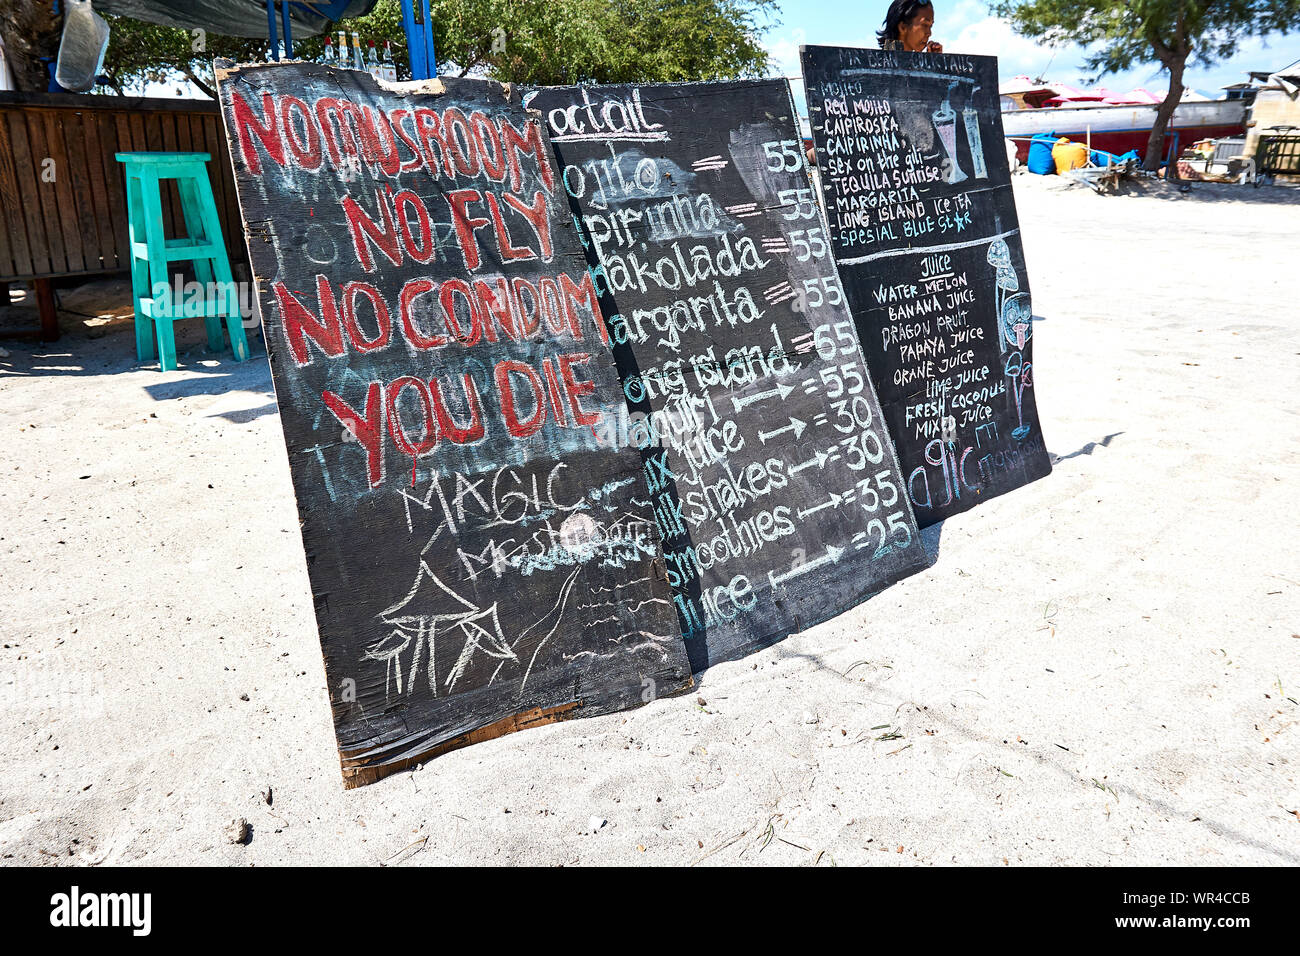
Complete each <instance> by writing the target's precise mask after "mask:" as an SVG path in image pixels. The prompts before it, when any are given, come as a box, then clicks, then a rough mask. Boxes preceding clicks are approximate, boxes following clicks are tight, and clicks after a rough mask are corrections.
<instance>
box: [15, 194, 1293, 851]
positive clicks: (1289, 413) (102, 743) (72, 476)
mask: <svg viewBox="0 0 1300 956" xmlns="http://www.w3.org/2000/svg"><path fill="white" fill-rule="evenodd" d="M1017 198H1018V202H1019V207H1020V214H1021V217H1022V223H1023V226H1024V232H1025V239H1026V248H1027V254H1028V257H1029V270H1030V281H1031V283H1032V286H1033V289H1034V304H1035V312H1036V313H1037V314H1038V315H1040V316H1043V317H1045V319H1044V321H1041V322H1040V323H1039V324H1037V326H1036V327H1035V343H1036V344H1035V358H1036V362H1037V365H1038V368H1037V370H1036V381H1037V387H1038V401H1039V407H1040V410H1041V413H1042V420H1043V423H1044V430H1045V433H1046V438H1047V444H1048V448H1049V449H1050V450H1051V451H1052V452H1054V453H1055V455H1056V456H1059V460H1058V461H1057V463H1056V468H1055V471H1054V472H1053V474H1052V475H1051V477H1050V478H1048V479H1046V480H1044V481H1040V482H1038V483H1036V484H1034V485H1031V486H1029V487H1027V488H1024V489H1021V490H1019V491H1016V492H1014V493H1012V494H1010V495H1007V496H1005V497H1002V498H998V499H996V500H994V501H992V502H990V503H988V504H986V505H984V506H983V507H980V508H979V509H977V510H975V511H973V512H970V513H967V514H964V515H961V516H959V517H957V518H953V519H952V520H950V521H948V522H947V523H946V524H945V525H944V526H942V528H939V529H932V530H931V531H930V532H928V533H927V535H926V537H927V540H928V542H929V543H930V544H931V546H932V549H933V548H934V547H937V548H938V551H939V555H938V562H937V563H936V564H935V566H934V567H933V568H932V569H930V570H929V571H927V572H925V573H923V574H920V575H917V576H916V577H913V578H911V579H909V580H907V581H905V582H903V583H902V584H900V585H898V586H896V587H894V588H892V589H890V590H889V591H887V592H886V593H884V594H882V595H880V596H879V597H877V598H875V599H874V600H872V601H869V602H867V603H866V604H865V605H863V606H860V607H858V608H857V609H855V610H853V611H851V612H849V613H847V614H845V615H843V616H842V617H840V618H838V619H836V620H834V621H831V622H829V623H827V624H825V625H822V626H820V627H817V628H814V629H813V630H811V631H808V632H806V633H804V634H801V635H797V636H795V637H792V638H790V639H788V640H786V641H784V642H783V643H781V644H778V645H776V646H775V647H773V648H771V649H769V650H767V651H765V652H762V653H759V654H756V655H754V656H752V657H750V658H748V659H746V660H743V661H739V662H736V663H732V664H727V665H723V666H720V667H716V668H713V669H712V670H710V671H709V672H708V673H706V674H705V675H703V678H702V680H701V682H700V684H699V688H698V698H699V699H701V700H703V701H705V702H706V703H705V704H703V705H700V704H699V703H698V702H697V695H696V694H691V695H690V696H688V697H682V698H676V699H672V700H662V701H659V702H657V703H655V704H652V705H651V706H648V707H646V708H644V709H641V710H638V711H634V712H630V713H627V714H621V715H615V716H612V717H606V718H600V719H596V720H583V721H574V722H570V723H566V724H558V725H554V726H550V727H546V728H543V729H540V730H533V731H528V732H525V733H520V734H515V735H512V736H508V737H504V738H501V739H499V740H495V741H492V742H489V743H486V744H480V745H478V746H475V747H472V748H469V749H466V750H461V751H458V752H456V753H452V754H449V755H446V756H444V757H441V758H439V759H437V760H436V761H434V762H432V763H431V764H429V765H427V766H426V767H424V768H422V769H420V770H417V771H415V772H408V773H402V774H398V775H396V776H394V777H391V778H389V779H387V780H384V781H382V782H380V783H378V784H375V785H373V786H370V787H367V788H363V789H360V790H354V791H344V790H343V789H342V786H341V782H340V777H339V773H338V764H337V758H336V752H335V747H334V735H333V731H332V727H331V724H330V714H329V707H328V704H327V699H326V693H325V688H324V680H325V675H324V669H323V667H322V664H321V658H320V649H319V644H318V643H317V639H316V634H315V628H314V622H313V618H312V613H311V604H310V595H309V590H308V583H307V574H306V570H305V566H304V561H303V554H302V546H301V542H300V539H299V536H298V532H297V528H296V512H295V508H294V503H293V498H292V492H291V488H290V483H289V474H288V468H287V464H286V460H285V452H284V445H283V441H282V438H281V435H280V430H279V424H278V420H277V417H276V414H275V409H274V406H273V405H272V404H271V403H272V398H271V391H270V377H269V373H268V370H267V367H266V363H265V359H264V358H263V357H262V356H261V355H260V354H259V355H257V356H255V359H254V361H251V362H248V363H245V364H243V365H237V364H235V363H233V362H232V361H230V359H229V356H228V355H227V356H211V355H206V354H205V353H204V352H203V350H202V347H201V344H199V343H200V342H201V333H200V331H199V328H198V326H199V325H200V324H199V323H194V325H195V326H196V328H194V329H193V330H190V331H187V332H186V336H187V337H186V338H183V341H189V342H192V343H194V345H193V347H192V349H191V351H190V352H189V354H188V355H187V356H183V357H182V359H181V361H182V362H183V363H185V364H186V366H187V367H185V368H183V369H182V370H180V371H178V372H173V373H168V374H160V373H159V372H157V371H154V370H152V369H148V368H140V369H137V368H135V367H134V354H133V352H134V348H133V346H134V342H133V338H132V335H131V333H130V326H129V323H127V322H123V321H120V320H119V321H116V322H111V323H108V324H106V325H103V326H101V327H100V328H99V329H98V330H97V334H98V333H100V332H106V333H107V334H105V335H103V336H102V337H100V338H93V339H92V338H89V337H87V335H86V334H85V331H84V330H82V331H80V332H77V331H74V332H73V333H71V334H68V335H66V336H65V338H64V339H63V341H62V342H60V343H58V344H57V345H56V346H53V347H37V346H34V345H33V344H32V343H31V342H21V341H15V340H13V339H5V340H4V341H3V343H0V344H3V346H4V347H5V348H7V349H8V350H9V351H10V352H11V353H12V354H11V356H10V357H8V358H0V435H2V436H3V448H4V452H3V454H2V455H0V475H3V477H2V478H0V516H2V517H3V526H2V528H0V581H3V590H0V598H2V601H3V603H2V605H0V611H2V612H3V613H0V634H2V635H3V644H4V649H3V651H2V652H0V653H2V654H3V656H2V657H0V708H2V709H0V753H3V754H4V756H5V766H4V773H3V775H2V776H0V855H2V856H3V862H5V863H10V862H12V863H36V864H40V863H60V862H63V863H73V862H100V861H102V862H106V863H134V862H141V863H163V864H167V863H210V864H258V865H266V864H276V863H380V862H385V861H387V862H389V863H398V862H402V863H405V864H407V865H414V864H420V863H438V862H454V863H542V864H550V863H602V862H613V863H673V864H683V863H690V862H694V861H697V860H700V859H702V858H704V859H705V862H706V863H708V864H714V863H734V862H744V863H779V864H814V863H818V862H820V863H821V864H822V865H826V864H829V863H830V862H832V861H834V862H836V863H839V864H848V863H868V864H878V865H879V864H886V863H888V864H918V863H920V864H947V863H954V862H955V863H962V864H972V863H973V864H995V865H1001V864H1003V863H1004V862H1006V863H1010V864H1020V863H1032V864H1057V863H1073V864H1112V863H1125V864H1175V863H1176V864H1238V863H1261V864H1296V863H1300V816H1298V815H1297V814H1296V813H1294V811H1300V788H1298V787H1297V777H1296V772H1297V766H1298V764H1300V750H1298V749H1297V746H1296V741H1297V736H1298V730H1297V726H1296V719H1297V712H1298V711H1300V706H1298V705H1297V704H1296V700H1297V699H1300V545H1298V544H1297V521H1296V518H1295V495H1296V491H1297V477H1298V474H1297V473H1298V472H1300V442H1298V436H1300V418H1298V417H1297V412H1296V402H1297V395H1296V386H1297V385H1300V374H1298V373H1300V358H1298V357H1297V356H1300V334H1298V332H1297V329H1298V328H1300V318H1298V317H1297V305H1296V303H1297V301H1298V300H1300V278H1297V277H1298V276H1300V235H1298V234H1300V205H1298V204H1297V203H1296V200H1300V191H1297V190H1289V189H1284V188H1281V187H1275V188H1271V189H1270V188H1266V189H1263V190H1259V191H1253V190H1247V189H1241V188H1237V187H1222V188H1211V187H1197V189H1196V190H1195V192H1193V193H1192V194H1191V195H1190V196H1182V195H1180V194H1178V193H1176V192H1169V191H1162V192H1161V193H1160V195H1158V196H1126V197H1112V198H1101V197H1097V196H1094V195H1092V194H1091V193H1088V192H1085V191H1083V190H1080V189H1069V190H1065V189H1062V188H1061V186H1060V184H1059V183H1057V182H1055V181H1054V180H1053V179H1049V178H1043V179H1038V178H1036V177H1033V178H1031V177H1018V178H1017ZM1242 198H1244V199H1245V200H1246V201H1241V200H1242ZM72 301H74V298H73V297H65V303H69V302H72ZM72 307H73V308H77V307H78V306H76V305H73V306H72ZM0 311H3V310H0ZM9 311H10V316H9V317H8V319H7V320H6V322H7V327H8V328H13V327H14V324H15V323H18V322H19V321H20V320H21V322H28V321H31V322H33V323H34V317H32V314H31V313H30V312H27V311H25V310H22V309H19V308H13V309H10V310H9ZM64 323H65V327H69V326H74V327H75V326H76V325H77V322H76V319H75V317H70V316H65V318H64ZM154 415H156V416H157V417H153V416H154ZM209 486H211V487H209ZM241 694H247V695H248V698H249V699H248V701H244V700H241V699H240V695H241ZM882 727H885V728H888V729H880V728H882ZM890 731H892V733H891V732H890ZM885 736H889V737H891V738H892V739H888V740H885V739H879V738H882V737H885ZM268 787H269V788H271V789H272V791H273V796H274V802H273V805H271V806H267V804H266V803H265V802H264V800H263V798H262V796H261V793H262V792H263V791H265V790H266V789H267V788H268ZM232 817H246V818H247V819H248V820H249V822H250V823H251V824H252V826H253V837H252V841H251V843H250V844H249V845H247V846H240V845H232V844H230V843H228V842H227V841H226V839H225V837H224V835H223V832H222V829H223V826H224V825H225V824H226V823H227V822H228V821H229V820H230V819H231V818H232ZM592 817H596V818H598V819H603V820H606V821H607V823H606V824H605V825H604V826H603V827H602V828H601V829H600V830H599V832H596V833H590V832H584V831H588V830H589V821H590V820H591V818H592Z"/></svg>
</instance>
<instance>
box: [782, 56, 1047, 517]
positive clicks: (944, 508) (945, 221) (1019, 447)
mask: <svg viewBox="0 0 1300 956" xmlns="http://www.w3.org/2000/svg"><path fill="white" fill-rule="evenodd" d="M801 53H802V56H803V70H804V78H805V81H806V83H807V92H808V114H809V119H810V120H811V123H812V132H813V142H814V145H815V147H816V151H817V163H818V168H819V169H820V172H821V182H822V195H823V198H824V201H825V213H826V217H827V220H828V225H829V227H830V242H831V248H832V249H833V250H834V254H835V260H836V262H837V263H838V265H839V270H840V276H841V278H842V279H843V281H844V286H845V294H846V296H847V297H848V301H849V307H850V308H851V309H852V311H853V318H854V321H855V322H856V323H857V328H858V332H859V334H860V336H861V338H862V344H863V346H864V348H865V350H866V355H867V364H868V366H869V367H870V369H871V374H872V378H873V379H874V380H875V383H876V387H877V389H879V392H880V401H881V404H882V405H883V406H884V409H885V419H886V421H887V422H888V423H889V431H890V434H891V436H892V437H893V439H894V442H895V444H896V446H897V449H898V457H899V458H900V460H901V461H902V464H903V471H904V473H905V474H906V479H907V491H908V496H909V498H910V499H911V502H912V505H913V507H914V508H915V509H916V517H917V520H918V521H919V522H920V523H921V525H922V526H926V525H930V524H934V523H936V522H938V521H941V520H943V519H944V518H946V517H948V516H949V515H953V514H956V513H958V512H960V511H965V510H966V509H968V508H971V507H973V506H975V505H976V504H978V503H979V502H981V501H983V500H985V499H987V498H990V497H992V496H994V495H999V494H1002V493H1003V492H1007V491H1010V490H1011V489H1013V488H1017V487H1019V486H1021V485H1024V484H1027V483H1028V482H1031V481H1034V480H1035V479H1037V478H1041V477H1043V476H1044V475H1046V474H1047V473H1048V472H1050V471H1051V463H1050V462H1049V460H1048V455H1047V450H1046V448H1045V446H1044V445H1043V433H1042V428H1041V427H1040V425H1039V422H1038V412H1037V408H1036V405H1035V402H1034V384H1035V383H1034V375H1033V359H1032V355H1031V341H1032V335H1033V319H1032V315H1033V312H1032V310H1031V308H1030V301H1029V280H1028V275H1027V274H1026V271H1025V260H1024V254H1023V252H1022V249H1021V244H1020V229H1019V223H1018V221H1017V219H1016V206H1015V199H1014V197H1013V196H1012V191H1011V174H1010V170H1009V168H1008V164H1007V156H1006V149H1005V148H1004V145H1003V144H1004V142H1005V140H1004V139H1003V133H1002V114H1001V112H1000V106H999V99H998V71H997V60H996V59H995V58H993V57H980V56H958V55H947V54H921V53H903V52H886V51H881V50H865V49H846V48H839V47H817V46H808V47H803V48H801Z"/></svg>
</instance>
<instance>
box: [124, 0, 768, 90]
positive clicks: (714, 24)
mask: <svg viewBox="0 0 1300 956" xmlns="http://www.w3.org/2000/svg"><path fill="white" fill-rule="evenodd" d="M431 6H432V17H431V20H432V24H433V35H434V50H435V52H436V54H437V57H438V70H439V72H441V73H453V74H459V75H461V76H464V75H476V76H478V75H481V76H489V77H492V78H493V79H497V80H501V81H503V82H514V83H523V84H532V85H547V84H568V83H580V82H592V83H637V82H668V81H674V80H709V79H734V78H737V77H743V76H761V75H763V74H764V73H766V71H767V68H768V55H767V51H766V50H764V49H763V47H762V46H761V44H760V43H759V32H760V31H761V30H762V29H763V28H764V27H766V26H768V25H771V24H773V23H775V22H776V12H777V5H776V0H433V3H432V4H431ZM107 19H109V21H110V25H111V28H112V34H111V36H110V39H109V47H108V56H107V58H106V60H105V72H106V73H107V74H108V75H109V76H110V77H111V78H112V80H113V82H114V84H115V86H116V87H117V90H118V92H125V91H127V90H133V91H138V90H139V89H140V88H142V87H143V85H144V83H145V82H148V81H166V80H170V79H174V78H175V74H177V73H180V74H182V75H184V76H187V77H189V78H190V79H192V80H193V81H194V82H195V83H197V84H199V85H200V86H201V87H203V88H204V89H206V90H208V91H209V92H210V91H211V87H212V82H213V80H212V58H213V57H214V56H224V57H227V58H229V59H232V60H234V61H236V62H248V61H250V60H258V59H263V58H264V57H265V55H266V47H267V43H266V41H265V40H250V39H245V38H241V37H224V36H218V35H216V34H212V33H209V34H207V35H206V36H205V37H204V38H203V42H202V44H201V49H198V50H196V49H195V48H194V47H195V42H194V41H195V36H194V34H192V33H190V32H188V31H185V30H177V29H173V28H171V27H163V26H157V25H154V24H150V23H143V22H141V21H139V20H132V19H130V18H127V17H109V18H107ZM339 28H342V29H346V30H347V31H348V32H349V33H351V32H352V31H353V30H355V31H357V32H358V33H360V34H361V36H362V38H363V40H364V39H369V38H374V39H376V40H377V41H382V40H384V39H387V40H391V41H392V45H393V58H394V59H395V60H396V61H397V64H398V72H399V77H400V78H401V79H410V75H409V70H408V69H407V58H406V38H405V35H404V34H403V32H402V14H401V5H400V3H399V2H398V0H379V2H378V3H376V4H375V7H374V9H373V10H371V12H370V13H368V14H367V15H366V16H364V17H358V18H355V19H352V20H346V21H343V22H342V23H340V24H338V25H337V26H336V27H335V29H339ZM323 46H324V40H323V38H322V37H307V38H301V39H298V40H296V41H295V43H294V55H295V56H297V57H299V58H302V59H315V58H317V57H319V56H320V55H321V50H322V49H323Z"/></svg>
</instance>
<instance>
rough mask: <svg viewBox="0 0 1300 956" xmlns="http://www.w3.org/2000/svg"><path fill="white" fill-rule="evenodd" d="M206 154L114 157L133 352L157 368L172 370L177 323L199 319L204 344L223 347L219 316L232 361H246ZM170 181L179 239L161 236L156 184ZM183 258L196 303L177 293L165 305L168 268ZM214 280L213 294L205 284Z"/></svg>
mask: <svg viewBox="0 0 1300 956" xmlns="http://www.w3.org/2000/svg"><path fill="white" fill-rule="evenodd" d="M211 158H212V157H211V155H210V154H208V153H118V154H117V161H118V162H119V163H122V164H124V166H125V167H126V201H127V213H128V218H129V220H130V236H131V291H132V293H133V295H134V297H135V354H136V356H137V357H138V358H139V359H140V360H141V361H145V360H147V359H151V358H153V357H154V342H155V340H156V341H157V344H158V364H159V366H160V367H161V369H162V371H164V372H166V371H168V370H169V369H174V368H175V367H176V338H175V335H174V334H173V331H172V323H173V322H175V321H177V320H178V319H193V318H202V319H203V321H204V323H205V324H206V325H207V329H208V347H209V348H211V349H214V350H216V351H220V350H222V349H224V348H225V345H226V340H225V337H224V336H223V335H222V332H221V320H222V318H223V317H224V318H225V322H226V329H227V330H228V331H229V332H230V348H231V351H233V352H234V353H235V361H237V362H242V361H243V360H244V359H246V358H248V341H247V340H246V339H245V338H244V323H243V318H242V316H241V315H240V314H239V297H238V295H237V294H236V290H235V281H234V277H233V276H232V275H231V274H230V260H229V259H228V258H227V257H226V244H225V242H224V241H223V239H222V236H221V221H220V219H219V218H218V217H217V203H216V200H214V199H213V198H212V184H211V183H210V182H209V181H208V170H207V166H206V165H205V164H206V163H207V162H208V160H210V159H211ZM164 179H174V180H176V187H177V191H178V192H179V193H180V197H181V209H182V211H183V212H184V215H185V232H186V233H187V235H186V236H185V237H184V238H183V239H168V238H166V236H165V235H164V234H163V212H162V194H161V192H160V181H161V180H164ZM178 260H180V261H184V260H190V261H192V262H193V263H194V276H195V278H196V279H197V280H198V281H199V283H200V284H201V285H202V286H203V289H204V294H203V296H202V297H201V298H196V297H191V296H184V297H183V298H184V301H182V302H175V301H173V299H174V296H173V294H172V284H171V263H173V262H176V261H178ZM213 280H215V281H216V287H215V288H216V292H215V295H213V294H211V293H212V289H213V286H212V282H213Z"/></svg>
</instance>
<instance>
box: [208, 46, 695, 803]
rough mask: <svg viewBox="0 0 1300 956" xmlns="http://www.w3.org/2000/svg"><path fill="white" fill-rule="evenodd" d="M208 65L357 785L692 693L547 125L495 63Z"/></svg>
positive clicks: (346, 752)
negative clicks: (407, 71) (402, 69)
mask: <svg viewBox="0 0 1300 956" xmlns="http://www.w3.org/2000/svg"><path fill="white" fill-rule="evenodd" d="M219 82H220V96H221V106H222V110H223V114H224V117H225V122H226V127H227V132H228V134H229V135H228V139H229V142H230V148H231V154H232V159H233V163H234V169H235V174H236V180H237V182H238V188H239V197H240V205H241V209H242V213H243V217H244V221H245V223H246V226H247V239H248V247H249V254H250V258H251V260H252V264H253V268H254V270H255V272H256V274H257V277H258V283H259V294H260V302H261V306H262V315H263V320H264V322H265V326H266V341H267V351H268V353H269V355H270V361H271V369H272V373H273V377H274V380H275V390H276V399H277V402H278V404H279V407H280V419H281V423H282V425H283V428H284V436H285V444H286V446H287V448H288V452H289V461H290V469H291V472H292V475H293V483H294V491H295V494H296V496H297V501H298V509H299V513H300V516H301V523H302V537H303V546H304V548H305V549H306V552H307V565H308V572H309V575H310V578H311V584H312V591H313V595H314V597H315V604H316V619H317V623H318V625H319V629H320V637H321V646H322V649H323V651H324V656H325V667H326V674H327V676H328V678H329V691H330V699H331V703H332V705H333V712H334V721H335V730H336V733H337V737H338V746H339V751H340V756H341V760H342V764H343V772H344V777H345V781H346V782H347V783H348V785H356V784H359V783H366V782H369V781H371V780H374V779H377V778H378V777H379V776H382V775H383V774H385V773H387V772H391V771H392V770H395V769H398V768H400V767H403V766H407V765H410V764H412V763H414V762H416V761H419V760H422V759H424V758H426V757H428V756H430V755H433V754H437V753H440V752H442V751H443V750H446V749H449V748H451V747H453V746H459V745H463V744H465V743H469V742H473V741H474V740H478V739H484V738H486V737H490V736H496V735H498V734H501V733H505V732H507V731H510V730H514V729H517V728H519V727H521V726H526V725H529V724H532V723H536V722H541V721H545V720H551V719H557V718H559V717H569V716H576V715H578V714H599V713H605V712H608V711H611V710H616V709H619V708H625V707H630V706H637V705H639V704H641V703H642V702H644V701H648V700H650V699H652V698H653V697H654V696H656V695H666V694H670V693H674V692H677V691H680V690H682V689H684V688H686V687H688V686H690V683H691V678H690V670H689V666H688V663H687V659H686V656H685V651H684V647H683V644H682V639H681V632H680V630H679V629H678V625H677V617H676V613H675V611H674V609H673V603H672V598H673V595H672V592H671V591H670V589H669V587H668V584H667V580H666V574H665V569H664V566H663V562H662V559H661V558H660V557H658V555H659V552H660V548H659V538H658V533H657V531H656V530H655V524H654V517H653V515H652V513H651V511H650V507H649V504H648V502H647V501H646V490H645V481H644V479H643V478H642V474H641V460H640V458H639V456H638V455H637V454H636V453H635V452H633V451H630V450H626V449H624V450H618V449H615V448H613V447H611V446H610V445H609V444H608V443H607V444H605V445H602V444H601V443H600V440H599V435H600V429H601V428H603V427H605V426H606V425H608V423H610V422H612V421H615V420H618V419H619V418H620V416H621V414H622V409H623V408H624V402H623V399H622V392H621V388H620V384H619V380H618V377H617V374H616V371H615V368H614V364H613V359H612V355H611V353H610V349H609V345H608V344H607V331H606V328H605V325H604V322H603V320H602V317H601V314H600V312H599V306H598V302H597V296H596V293H595V289H594V286H593V284H592V281H591V278H590V276H589V275H588V273H587V269H586V262H585V260H584V258H583V253H582V247H581V245H580V244H579V241H578V238H577V236H576V235H575V232H574V227H573V224H572V222H571V221H570V220H569V217H568V215H567V209H566V206H565V204H564V200H563V195H562V193H560V192H559V191H558V185H557V184H558V178H557V173H556V171H555V170H554V168H553V167H552V164H551V156H550V151H549V148H548V147H547V144H546V139H545V131H544V129H543V128H542V126H541V124H540V123H539V122H538V121H537V120H536V119H533V118H529V117H528V115H527V114H526V113H525V111H524V110H523V109H522V108H521V107H520V105H519V103H518V101H517V98H516V99H514V100H511V99H510V98H509V96H508V91H507V90H505V89H503V88H502V87H501V86H500V85H498V84H495V83H489V82H486V81H475V80H464V81H456V80H446V81H441V82H436V81H435V82H434V83H432V84H426V85H425V87H423V88H424V89H427V90H430V92H428V93H414V92H410V93H406V94H398V93H395V92H390V91H389V90H387V89H381V88H380V87H379V86H378V85H377V84H376V83H375V81H373V80H372V79H371V78H370V77H369V76H368V75H366V74H364V73H361V72H359V71H336V70H331V69H328V68H326V67H321V66H316V65H312V64H290V65H284V66H249V67H241V68H238V69H228V70H221V71H219Z"/></svg>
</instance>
